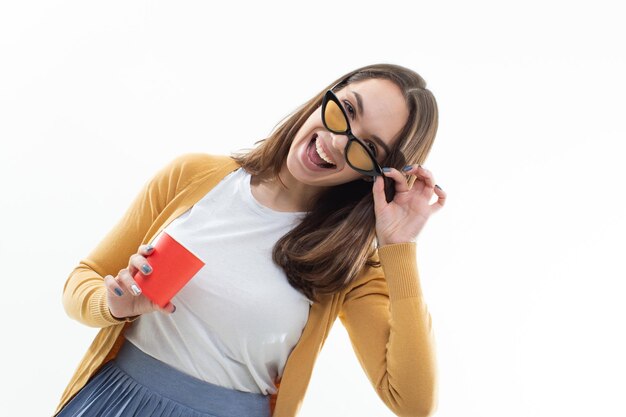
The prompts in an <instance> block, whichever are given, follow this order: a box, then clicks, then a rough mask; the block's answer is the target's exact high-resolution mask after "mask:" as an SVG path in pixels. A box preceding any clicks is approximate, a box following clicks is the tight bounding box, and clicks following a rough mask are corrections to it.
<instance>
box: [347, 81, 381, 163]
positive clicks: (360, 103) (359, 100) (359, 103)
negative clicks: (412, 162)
mask: <svg viewBox="0 0 626 417" xmlns="http://www.w3.org/2000/svg"><path fill="white" fill-rule="evenodd" d="M350 92H351V93H352V94H354V97H356V106H357V107H358V108H359V113H361V114H363V98H362V97H361V95H360V94H359V93H357V92H356V91H352V90H350ZM370 137H371V138H372V139H373V140H374V142H376V144H377V145H378V146H380V147H381V148H383V150H384V151H385V153H386V154H387V156H389V155H390V154H391V150H390V149H389V147H388V146H387V144H386V143H385V142H383V140H382V139H381V138H379V137H378V136H376V135H370Z"/></svg>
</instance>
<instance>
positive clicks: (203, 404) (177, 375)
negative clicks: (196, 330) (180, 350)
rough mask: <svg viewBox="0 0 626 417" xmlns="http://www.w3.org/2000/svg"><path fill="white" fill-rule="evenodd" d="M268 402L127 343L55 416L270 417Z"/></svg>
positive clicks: (265, 398) (267, 396)
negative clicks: (187, 371)
mask: <svg viewBox="0 0 626 417" xmlns="http://www.w3.org/2000/svg"><path fill="white" fill-rule="evenodd" d="M269 398H270V397H269V395H262V394H256V393H249V392H242V391H236V390H232V389H229V388H224V387H220V386H218V385H214V384H210V383H208V382H205V381H201V380H199V379H197V378H194V377H192V376H190V375H187V374H185V373H182V372H180V371H178V370H176V369H174V368H172V367H171V366H169V365H167V364H165V363H163V362H161V361H159V360H157V359H155V358H153V357H152V356H149V355H147V354H145V353H144V352H143V351H141V350H140V349H139V348H137V347H136V346H134V345H133V344H131V343H130V342H129V341H126V342H125V343H124V346H122V349H121V350H120V352H119V353H118V355H117V357H116V358H115V359H114V360H112V361H110V362H107V363H106V364H105V365H104V366H103V367H102V368H101V369H100V370H99V371H98V372H97V373H96V375H94V376H93V377H92V378H91V380H89V382H88V383H87V385H85V386H84V387H83V388H82V389H81V390H80V391H79V392H78V394H76V396H74V398H72V400H71V401H70V402H68V403H67V404H66V405H65V407H63V409H62V410H61V412H60V413H59V414H57V417H70V416H72V417H79V416H80V417H113V416H115V417H127V416H128V417H130V416H133V417H241V416H246V417H269V416H270V405H269V404H270V403H269Z"/></svg>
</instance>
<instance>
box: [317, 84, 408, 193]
mask: <svg viewBox="0 0 626 417" xmlns="http://www.w3.org/2000/svg"><path fill="white" fill-rule="evenodd" d="M322 123H324V127H326V129H328V130H330V131H331V132H333V133H337V134H340V135H346V136H347V137H348V142H347V143H346V148H345V150H344V156H345V158H346V162H347V163H348V165H350V167H351V168H352V169H354V170H355V171H357V172H358V173H360V174H363V175H368V176H370V177H372V178H374V179H375V178H376V176H378V175H380V176H382V177H383V180H384V181H385V197H386V199H387V202H388V203H389V202H390V201H391V200H393V197H394V196H395V194H396V185H395V182H394V180H393V179H392V178H388V177H386V176H385V175H384V174H383V169H382V168H381V166H380V164H379V163H378V161H376V156H375V155H374V154H373V152H372V150H371V149H370V148H369V146H367V145H366V144H365V143H364V142H363V141H362V140H361V139H359V138H357V137H356V136H354V134H353V133H352V130H351V129H350V122H349V121H348V115H347V114H346V111H345V110H344V108H343V106H342V105H341V103H340V102H339V99H338V98H337V96H336V95H335V93H333V92H332V91H331V90H328V91H327V92H326V94H325V95H324V99H323V100H322Z"/></svg>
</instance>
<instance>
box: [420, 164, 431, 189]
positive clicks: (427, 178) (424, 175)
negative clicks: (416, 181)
mask: <svg viewBox="0 0 626 417" xmlns="http://www.w3.org/2000/svg"><path fill="white" fill-rule="evenodd" d="M416 175H417V176H418V177H420V178H421V179H422V181H423V182H424V184H425V185H426V187H428V188H435V178H434V177H433V174H432V172H430V171H429V170H427V169H426V168H424V167H423V166H419V167H418V169H417V173H416Z"/></svg>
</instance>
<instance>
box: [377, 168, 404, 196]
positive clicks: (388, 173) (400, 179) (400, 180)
mask: <svg viewBox="0 0 626 417" xmlns="http://www.w3.org/2000/svg"><path fill="white" fill-rule="evenodd" d="M383 172H384V174H385V177H387V178H391V179H392V180H393V181H394V182H395V183H396V184H395V185H396V193H403V192H405V191H409V185H408V184H407V182H406V177H405V176H404V174H403V173H401V172H400V171H398V170H397V169H395V168H383Z"/></svg>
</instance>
